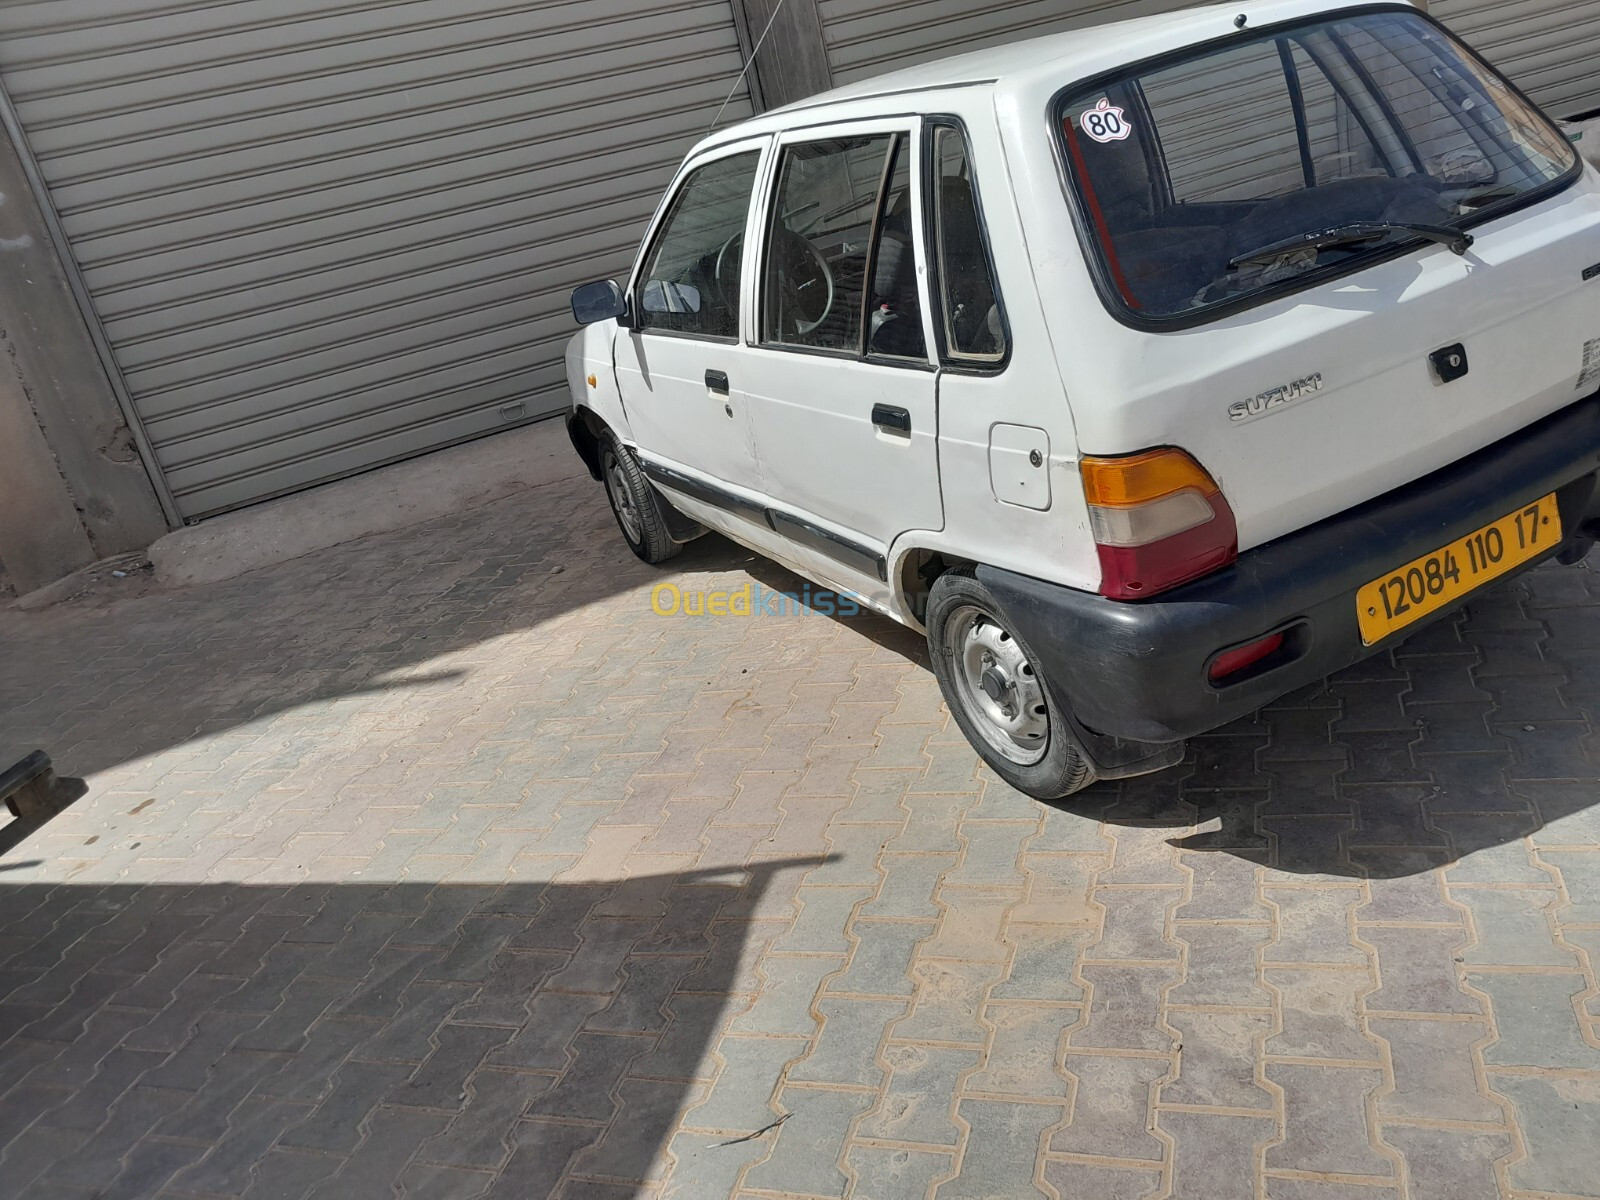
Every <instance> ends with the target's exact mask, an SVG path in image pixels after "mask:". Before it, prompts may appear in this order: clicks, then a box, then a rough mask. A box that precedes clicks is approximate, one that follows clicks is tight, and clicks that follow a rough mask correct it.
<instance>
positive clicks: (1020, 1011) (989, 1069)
mask: <svg viewBox="0 0 1600 1200" xmlns="http://www.w3.org/2000/svg"><path fill="white" fill-rule="evenodd" d="M994 994H995V992H994V991H993V990H991V992H990V995H991V996H992V995H994ZM1077 1018H1078V1012H1077V1010H1076V1009H1075V1008H1064V1007H1063V1008H1057V1007H1044V1006H1037V1005H1028V1004H989V1005H986V1006H985V1007H984V1009H983V1015H982V1020H983V1022H984V1024H986V1025H988V1026H990V1027H991V1028H992V1029H993V1030H994V1033H993V1036H992V1038H991V1040H990V1043H989V1048H988V1051H987V1052H986V1053H985V1054H984V1056H983V1066H982V1069H981V1070H979V1071H977V1072H976V1073H975V1074H973V1075H972V1076H971V1077H970V1078H969V1079H968V1080H967V1082H966V1087H965V1090H966V1091H967V1092H969V1093H972V1094H979V1093H982V1094H987V1095H996V1096H1026V1097H1028V1098H1029V1099H1035V1100H1042V1099H1056V1098H1059V1099H1062V1100H1065V1099H1066V1098H1067V1089H1068V1083H1067V1077H1066V1075H1065V1074H1064V1073H1063V1072H1062V1070H1061V1068H1060V1066H1059V1063H1058V1058H1059V1048H1060V1045H1061V1041H1062V1033H1063V1031H1064V1030H1065V1029H1066V1028H1067V1027H1068V1026H1070V1025H1072V1024H1074V1023H1075V1022H1076V1020H1077Z"/></svg>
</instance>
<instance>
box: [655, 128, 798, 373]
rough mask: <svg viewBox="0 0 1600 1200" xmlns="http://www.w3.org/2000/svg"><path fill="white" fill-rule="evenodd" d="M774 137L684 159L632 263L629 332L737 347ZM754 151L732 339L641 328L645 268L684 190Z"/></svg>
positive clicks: (747, 140)
mask: <svg viewBox="0 0 1600 1200" xmlns="http://www.w3.org/2000/svg"><path fill="white" fill-rule="evenodd" d="M772 141H773V139H772V136H771V135H770V134H766V135H762V136H760V137H753V138H743V139H741V140H739V141H737V142H728V143H727V144H725V145H721V146H714V147H712V148H711V149H709V150H707V151H705V152H704V153H702V154H697V155H695V156H694V157H693V158H689V159H685V160H684V163H683V165H682V166H680V167H679V168H678V173H677V174H676V175H674V176H673V177H672V183H671V185H670V186H669V187H668V188H667V190H666V192H665V193H664V194H663V196H662V198H661V203H660V204H658V205H657V206H656V211H655V215H654V216H653V217H651V218H650V225H649V227H648V230H647V231H646V233H645V236H644V240H643V241H642V242H640V244H639V253H638V255H637V256H636V257H635V258H634V260H633V270H632V271H630V272H629V274H628V291H627V300H628V332H629V333H631V334H636V335H638V336H640V337H669V338H680V339H683V340H685V341H691V342H704V343H706V344H708V345H713V346H737V345H738V344H739V342H740V338H741V337H742V336H743V330H744V329H745V318H746V317H747V316H748V314H749V305H750V296H749V290H748V286H747V285H748V284H749V282H750V279H749V262H750V257H749V256H750V239H751V237H752V234H753V228H754V227H753V220H754V217H755V215H756V213H757V211H758V210H759V209H761V208H762V205H761V203H760V200H761V195H762V192H763V190H764V189H765V187H766V179H767V172H768V171H769V170H770V168H771V158H772ZM752 151H755V152H756V153H757V154H758V155H759V157H758V158H757V159H756V170H755V176H754V178H753V179H752V181H751V184H750V204H749V206H748V207H747V208H746V209H745V221H744V245H743V246H742V247H740V253H741V255H742V256H743V257H742V258H741V260H740V273H739V313H738V329H739V330H740V332H739V333H736V334H735V335H734V336H733V337H712V336H710V335H708V334H703V333H690V332H688V331H686V330H682V329H659V328H650V327H646V328H640V327H639V322H638V317H639V313H640V311H641V310H640V308H639V291H640V289H641V288H642V287H643V286H644V282H645V280H644V268H645V264H646V263H647V262H649V261H650V256H651V255H652V254H654V253H655V249H656V244H657V242H659V241H660V240H661V237H662V234H663V233H664V232H665V229H666V224H667V220H668V218H669V217H671V215H672V213H673V210H674V208H675V207H676V205H677V202H678V197H679V196H680V195H682V194H683V189H684V188H685V187H686V186H688V183H689V180H690V179H691V178H692V177H693V176H694V175H695V174H697V173H698V172H699V171H700V169H701V168H702V167H708V166H710V165H711V164H713V163H716V162H720V161H721V160H723V159H725V158H733V157H736V156H737V155H740V154H749V153H750V152H752Z"/></svg>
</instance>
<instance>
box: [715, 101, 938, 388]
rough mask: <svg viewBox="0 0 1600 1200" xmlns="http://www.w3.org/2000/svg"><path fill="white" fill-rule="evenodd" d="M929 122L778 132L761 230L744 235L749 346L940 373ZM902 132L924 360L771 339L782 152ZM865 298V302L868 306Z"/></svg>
mask: <svg viewBox="0 0 1600 1200" xmlns="http://www.w3.org/2000/svg"><path fill="white" fill-rule="evenodd" d="M924 124H925V122H924V121H923V118H922V117H921V116H899V117H872V118H866V119H863V120H856V121H837V122H829V123H828V124H825V125H811V126H805V127H801V128H796V129H789V130H785V131H783V132H782V133H780V134H778V136H777V139H776V140H775V142H774V143H773V145H772V147H771V151H770V153H769V155H768V159H767V164H766V170H765V172H764V179H763V182H762V185H761V196H760V203H758V204H756V205H754V206H753V209H754V210H755V212H756V216H757V217H758V221H757V222H754V225H755V229H756V230H757V231H758V232H757V234H756V236H755V238H754V240H752V237H751V234H750V233H748V232H747V233H746V235H745V251H746V254H747V256H748V257H747V258H746V260H745V267H744V271H745V282H746V287H747V290H746V297H747V299H748V301H749V303H748V306H747V309H746V313H745V318H744V319H742V320H743V328H744V339H745V344H746V345H748V346H750V347H752V348H754V349H757V350H769V351H774V352H777V353H781V354H803V355H808V356H811V357H815V358H830V359H833V360H834V361H835V362H847V363H850V362H853V363H867V364H870V365H872V366H881V367H899V368H901V369H902V370H910V371H937V370H938V369H939V366H938V363H937V361H936V359H935V357H934V355H935V353H936V351H935V349H934V348H935V347H936V346H937V345H938V343H937V342H936V341H935V340H934V330H935V325H936V322H935V321H934V320H933V309H932V307H931V305H932V297H931V296H930V294H929V287H928V284H929V278H930V276H929V271H930V267H929V264H928V258H927V254H928V223H927V219H926V216H925V214H924V211H923V203H922V202H923V196H922V188H921V187H920V186H919V181H920V180H921V178H922V173H923V171H924V170H925V169H926V168H925V165H924V163H925V158H926V156H925V154H924V153H923V141H924V138H923V136H922V131H923V127H924ZM893 134H900V135H901V143H902V146H903V148H904V150H905V151H908V152H909V153H910V155H911V162H910V164H909V175H908V178H909V180H910V191H911V236H912V245H913V246H914V247H915V248H916V251H917V253H918V254H919V255H921V261H920V262H918V264H917V288H918V297H919V301H920V304H921V310H922V311H921V316H922V339H923V340H922V352H923V357H922V358H920V359H919V358H901V357H890V356H887V355H881V354H870V353H868V352H867V347H866V344H865V340H864V339H863V342H862V345H861V346H860V349H859V350H858V351H855V352H852V351H849V350H830V349H825V348H823V347H820V346H793V345H790V344H788V343H787V342H769V341H765V340H763V339H762V336H761V330H762V319H763V317H764V315H765V314H764V313H763V312H762V311H761V305H762V304H763V303H764V297H765V294H766V287H765V282H766V266H767V235H768V233H769V224H768V222H769V220H770V214H771V213H772V211H773V209H774V208H775V207H776V205H777V203H778V187H779V184H780V183H781V181H782V174H783V173H782V171H781V170H780V167H781V165H782V162H783V152H784V150H785V149H786V148H787V147H789V146H795V145H805V144H807V143H810V142H828V141H834V140H837V139H840V138H855V137H876V136H885V135H893ZM878 200H879V205H880V207H881V205H882V201H883V196H882V194H881V192H880V194H879V197H878ZM873 236H874V238H876V236H877V223H876V222H874V226H873ZM877 252H878V247H877V246H876V245H873V246H869V247H868V255H869V260H871V259H875V258H876V256H877ZM865 303H866V302H865V299H864V298H863V305H865Z"/></svg>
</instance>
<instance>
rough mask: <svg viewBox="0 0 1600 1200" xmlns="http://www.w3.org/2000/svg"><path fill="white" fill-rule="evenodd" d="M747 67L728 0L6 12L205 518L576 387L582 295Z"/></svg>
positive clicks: (66, 210)
mask: <svg viewBox="0 0 1600 1200" xmlns="http://www.w3.org/2000/svg"><path fill="white" fill-rule="evenodd" d="M740 65H741V57H740V53H739V43H738V39H737V35H736V32H735V27H734V21H733V13H732V9H731V7H730V5H729V2H728V0H675V2H673V0H560V2H557V0H544V2H540V3H529V2H528V0H517V2H511V0H452V2H451V3H448V4H445V3H439V2H438V0H417V2H393V3H373V2H372V0H367V2H365V3H344V4H337V3H334V4H330V3H328V2H327V0H235V2H233V3H225V4H218V3H208V4H195V3H170V2H169V3H165V4H158V3H155V2H153V0H143V2H142V3H138V4H135V3H132V2H130V0H53V2H52V3H38V4H10V5H4V6H0V78H3V80H4V83H5V86H6V89H7V91H8V92H9V94H10V96H11V99H12V102H13V103H14V105H15V108H16V111H17V114H18V117H19V120H20V122H21V125H22V127H23V129H24V131H25V133H26V136H27V140H28V143H29V146H30V148H31V150H32V152H33V154H34V155H35V157H36V158H37V160H38V162H39V165H40V168H41V172H42V174H43V176H44V178H45V181H46V183H47V185H48V187H49V190H50V192H51V196H52V199H53V201H54V204H55V207H56V210H57V212H58V213H59V214H60V218H61V222H62V225H63V227H64V230H65V233H66V236H67V239H68V241H69V242H70V244H71V246H72V250H73V253H74V256H75V258H76V260H77V262H78V264H79V265H80V267H81V269H82V272H83V276H84V279H85V282H86V284H87V287H88V290H89V292H90V294H91V296H92V298H93V301H94V305H95V308H96V310H97V312H98V313H99V316H100V318H101V320H102V322H103V324H104V327H105V331H106V334H107V337H108V340H109V342H110V344H111V346H112V349H113V352H114V354H115V356H116V359H117V362H118V364H119V365H120V367H121V370H122V373H123V376H124V378H125V380H126V382H127V386H128V389H129V391H130V393H131V395H132V397H133V401H134V405H135V407H136V409H137V411H138V413H139V415H140V418H141V420H142V422H143V423H144V425H145V428H146V430H147V431H148V433H149V436H150V439H151V442H152V443H153V445H154V447H155V451H156V457H157V459H158V462H159V465H160V467H161V470H162V473H163V474H164V476H165V478H166V480H167V483H168V485H169V486H170V487H171V489H172V491H173V493H174V496H175V498H176V501H177V504H178V507H179V510H180V512H181V513H182V514H183V515H184V516H185V517H189V518H192V517H197V516H203V515H205V514H208V513H214V512H218V511H221V510H224V509H228V508H233V507H237V506H239V505H243V504H248V503H251V502H253V501H257V500H262V499H265V498H267V497H270V496H274V495H279V494H282V493H285V492H289V491H293V490H296V489H299V488H303V487H307V486H310V485H312V484H315V483H320V482H323V481H326V480H329V479H333V478H336V477H339V476H342V475H347V474H351V473H353V472H357V471H361V470H364V469H366V468H369V467H373V466H377V465H379V464H382V463H385V462H390V461H394V460H397V459H400V458H404V457H407V456H410V455H414V454H418V453H421V452H423V451H426V450H430V449H435V448H437V447H440V446H443V445H447V444H450V443H453V442H458V441H462V440H464V439H467V438H471V437H474V436H477V435H480V434H484V433H489V432H493V431H495V430H498V429H501V428H504V427H505V426H506V425H507V424H508V423H510V422H519V421H527V420H531V419H534V418H536V417H538V416H540V415H545V414H548V413H551V412H555V411H557V410H559V409H560V408H561V407H563V406H564V404H565V402H566V397H565V382H564V373H563V369H562V364H561V356H562V350H563V348H564V344H565V342H566V340H567V338H568V337H569V336H570V335H571V334H572V332H573V327H572V321H571V316H570V314H569V312H568V310H567V294H568V292H569V291H570V289H571V288H572V287H573V286H574V285H575V284H577V283H580V282H583V281H584V280H587V279H593V278H597V277H603V276H605V275H606V274H608V273H611V274H620V273H622V272H624V271H625V270H626V269H627V266H628V264H629V263H630V262H631V259H632V255H633V252H634V249H635V247H636V245H637V242H638V238H639V234H640V229H641V226H642V224H643V223H644V221H645V220H647V219H648V217H649V214H650V213H651V211H652V210H653V208H654V206H655V203H656V201H657V199H658V198H659V196H660V193H661V190H662V188H663V187H664V186H665V183H666V181H667V179H668V178H669V177H670V175H671V173H672V171H673V169H674V167H675V166H676V164H677V163H678V161H679V160H680V159H681V157H682V155H683V153H684V152H685V150H686V149H687V147H688V146H689V145H690V144H691V143H692V142H693V141H694V140H695V139H696V138H697V137H699V136H700V135H701V134H703V133H704V132H705V131H706V128H707V126H708V124H709V123H710V121H711V118H712V115H713V114H714V113H715V112H716V110H717V108H718V106H719V105H721V104H722V101H723V99H724V98H725V97H726V96H727V95H728V91H729V88H730V87H731V86H732V84H733V81H734V79H735V77H736V76H737V75H738V73H739V68H740ZM749 112H750V106H749V102H748V100H747V98H746V97H745V95H744V92H743V90H742V89H741V91H740V94H739V95H738V96H736V97H735V99H734V101H733V102H732V103H731V104H730V105H729V106H728V110H727V112H726V114H725V116H724V120H733V119H737V118H740V117H743V116H746V115H748V114H749Z"/></svg>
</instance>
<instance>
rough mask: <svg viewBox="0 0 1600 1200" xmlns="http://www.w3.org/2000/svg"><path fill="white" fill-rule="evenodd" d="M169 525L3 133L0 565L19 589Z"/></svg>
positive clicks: (136, 544)
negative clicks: (0, 564)
mask: <svg viewBox="0 0 1600 1200" xmlns="http://www.w3.org/2000/svg"><path fill="white" fill-rule="evenodd" d="M167 529H168V525H167V521H166V519H165V517H164V516H163V515H162V511H161V506H160V503H159V502H158V501H157V499H156V493H155V489H154V487H153V486H152V485H151V482H150V477H149V475H148V474H147V473H146V471H145V467H144V463H143V461H142V460H141V458H140V456H139V453H138V450H137V449H136V447H135V446H134V443H133V437H132V435H131V433H130V432H129V430H128V427H127V425H126V424H125V422H124V420H123V417H122V412H121V409H120V408H119V407H118V405H117V400H116V394H115V393H114V392H113V391H112V388H111V384H110V381H109V380H108V379H107V377H106V374H105V370H104V368H103V366H102V364H101V361H100V358H99V356H98V355H97V354H96V352H95V345H94V341H93V339H92V337H91V336H90V333H89V329H88V326H87V325H86V324H85V323H84V316H83V313H82V311H81V310H80V309H79V307H78V304H77V301H76V299H75V298H74V296H73V293H72V289H71V287H70V286H69V284H68V282H67V276H66V272H65V271H64V269H63V267H62V264H61V260H60V259H59V258H58V257H57V255H56V252H55V248H54V246H53V244H52V242H51V240H50V234H49V226H48V225H47V224H46V222H45V218H44V214H43V213H42V212H41V211H40V209H39V207H38V205H37V203H36V201H35V199H34V194H33V192H32V190H31V189H30V188H29V186H28V179H27V175H26V173H25V172H24V170H23V165H22V161H21V159H20V158H19V157H18V154H17V150H16V147H15V146H13V145H12V143H11V140H10V139H9V138H8V137H7V136H6V134H5V132H4V131H3V130H0V562H3V563H4V564H5V570H6V573H7V574H8V575H9V576H10V579H11V584H12V586H13V587H14V588H15V589H16V590H17V591H18V592H23V593H25V592H29V591H32V590H33V589H34V588H37V587H42V586H43V585H44V584H47V583H50V582H52V581H54V580H56V579H59V578H61V577H62V576H63V575H66V574H68V573H70V572H72V571H74V570H76V569H78V568H79V567H82V566H84V565H86V564H87V563H90V562H93V561H94V560H95V559H98V558H107V557H109V556H111V555H113V554H120V553H123V552H125V551H129V550H138V549H142V548H143V547H145V546H148V545H149V544H150V543H151V542H152V541H154V540H155V539H156V538H158V537H160V536H161V535H162V534H164V533H166V532H167Z"/></svg>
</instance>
